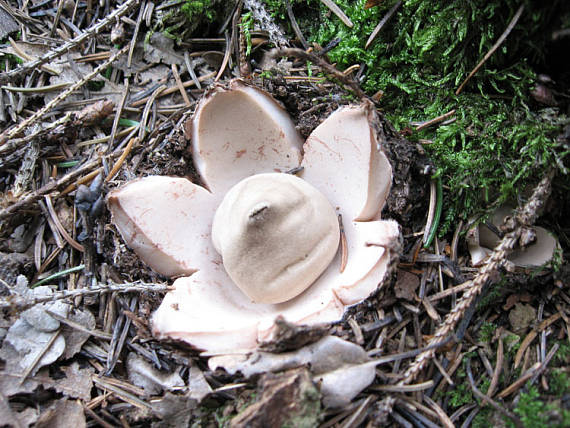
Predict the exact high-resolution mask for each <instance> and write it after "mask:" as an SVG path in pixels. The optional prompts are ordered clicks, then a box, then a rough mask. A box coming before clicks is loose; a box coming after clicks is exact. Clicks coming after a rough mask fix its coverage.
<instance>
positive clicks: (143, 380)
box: [127, 352, 184, 395]
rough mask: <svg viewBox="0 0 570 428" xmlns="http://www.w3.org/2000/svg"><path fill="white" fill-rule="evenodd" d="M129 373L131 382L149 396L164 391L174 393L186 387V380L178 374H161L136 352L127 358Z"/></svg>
mask: <svg viewBox="0 0 570 428" xmlns="http://www.w3.org/2000/svg"><path fill="white" fill-rule="evenodd" d="M127 372H128V374H129V380H130V381H131V382H132V383H133V384H134V385H136V386H140V387H142V388H143V389H144V390H145V392H147V393H148V394H149V395H155V394H158V393H159V392H161V391H162V390H163V389H164V390H166V391H173V390H175V389H178V388H180V387H183V386H184V380H182V378H181V377H180V375H179V374H178V373H176V372H174V373H164V372H161V371H159V370H157V369H155V368H154V367H153V366H152V365H151V364H150V363H149V362H147V361H146V360H145V359H144V358H142V357H140V356H138V355H137V354H135V353H134V352H131V353H130V354H129V356H128V357H127Z"/></svg>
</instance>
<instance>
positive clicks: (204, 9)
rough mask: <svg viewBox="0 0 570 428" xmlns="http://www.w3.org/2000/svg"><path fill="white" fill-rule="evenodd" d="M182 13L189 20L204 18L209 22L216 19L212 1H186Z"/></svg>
mask: <svg viewBox="0 0 570 428" xmlns="http://www.w3.org/2000/svg"><path fill="white" fill-rule="evenodd" d="M182 12H184V14H185V15H186V17H187V18H188V19H189V20H196V19H201V18H205V19H206V20H208V21H209V22H212V21H214V19H216V9H215V8H214V1H213V0H186V2H185V3H184V4H183V5H182Z"/></svg>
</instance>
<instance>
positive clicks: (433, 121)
mask: <svg viewBox="0 0 570 428" xmlns="http://www.w3.org/2000/svg"><path fill="white" fill-rule="evenodd" d="M454 114H455V109H453V110H450V111H448V112H447V113H445V114H442V115H441V116H437V117H434V118H433V119H430V120H428V121H427V122H424V123H422V124H421V125H418V126H416V131H421V130H422V129H424V128H427V127H428V126H431V125H435V124H436V123H439V122H443V121H444V120H445V119H447V118H448V117H449V116H453V115H454Z"/></svg>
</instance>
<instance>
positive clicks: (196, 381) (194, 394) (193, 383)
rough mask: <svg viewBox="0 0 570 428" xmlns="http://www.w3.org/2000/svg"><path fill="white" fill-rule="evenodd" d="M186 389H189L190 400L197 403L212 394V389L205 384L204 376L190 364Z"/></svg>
mask: <svg viewBox="0 0 570 428" xmlns="http://www.w3.org/2000/svg"><path fill="white" fill-rule="evenodd" d="M188 387H189V389H190V392H189V395H190V398H193V399H195V400H198V402H200V401H202V398H204V397H205V396H206V395H208V394H209V393H210V392H212V388H211V387H210V385H209V384H208V382H206V378H205V377H204V374H203V373H202V371H201V370H200V369H199V368H198V367H197V366H196V365H195V364H192V365H191V366H190V370H189V371H188Z"/></svg>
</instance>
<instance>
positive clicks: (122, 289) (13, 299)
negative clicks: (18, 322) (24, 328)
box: [0, 282, 171, 310]
mask: <svg viewBox="0 0 570 428" xmlns="http://www.w3.org/2000/svg"><path fill="white" fill-rule="evenodd" d="M170 289H171V287H170V286H168V285H165V284H146V283H139V282H131V283H125V284H110V285H105V284H100V285H96V286H93V287H90V288H78V289H75V290H63V291H55V292H54V293H53V294H52V295H51V296H42V297H33V298H29V297H25V296H18V295H12V296H9V297H8V298H2V299H0V309H8V308H13V309H15V310H24V309H27V308H30V307H32V306H34V305H37V304H38V303H45V302H53V301H56V300H63V299H75V298H76V297H84V296H92V295H96V294H102V293H135V292H136V293H142V292H150V293H166V292H167V291H170Z"/></svg>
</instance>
